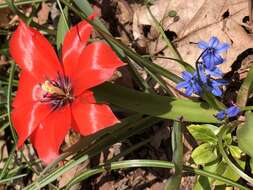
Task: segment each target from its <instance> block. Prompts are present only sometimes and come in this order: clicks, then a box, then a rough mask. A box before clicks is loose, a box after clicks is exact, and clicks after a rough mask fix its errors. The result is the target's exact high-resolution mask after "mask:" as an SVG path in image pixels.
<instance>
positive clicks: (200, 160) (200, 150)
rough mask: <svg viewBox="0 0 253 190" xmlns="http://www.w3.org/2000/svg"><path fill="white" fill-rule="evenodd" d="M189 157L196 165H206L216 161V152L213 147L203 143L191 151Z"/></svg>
mask: <svg viewBox="0 0 253 190" xmlns="http://www.w3.org/2000/svg"><path fill="white" fill-rule="evenodd" d="M191 157H192V159H193V160H194V162H195V163H196V164H198V165H200V164H207V163H209V162H212V161H214V160H216V159H217V150H216V148H215V146H213V145H210V144H209V143H203V144H201V145H199V146H198V147H197V148H195V149H194V150H193V151H192V155H191Z"/></svg>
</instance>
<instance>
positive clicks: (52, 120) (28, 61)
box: [10, 21, 123, 163]
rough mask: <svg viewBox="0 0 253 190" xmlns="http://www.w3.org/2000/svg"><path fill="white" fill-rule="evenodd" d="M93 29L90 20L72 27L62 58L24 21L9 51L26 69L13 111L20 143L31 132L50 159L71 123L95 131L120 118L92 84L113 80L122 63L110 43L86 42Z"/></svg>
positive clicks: (77, 128)
mask: <svg viewBox="0 0 253 190" xmlns="http://www.w3.org/2000/svg"><path fill="white" fill-rule="evenodd" d="M91 32H92V26H91V25H90V24H88V23H87V22H86V21H82V22H80V23H79V24H78V25H76V26H74V27H72V28H71V29H70V30H69V31H68V32H67V34H66V37H65V39H64V42H63V47H62V59H61V60H60V61H59V59H58V57H57V55H56V53H55V51H54V48H53V47H52V46H51V45H50V43H49V42H48V40H47V39H46V38H45V37H44V36H43V35H41V34H40V33H39V32H38V31H36V30H35V29H33V28H30V27H28V26H27V25H26V24H25V23H24V22H22V21H20V23H19V26H18V28H17V30H16V31H15V32H14V34H13V36H12V38H11V40H10V54H11V56H12V57H13V59H14V60H15V62H16V63H17V64H18V65H19V66H20V68H21V69H22V72H21V76H20V80H19V87H18V91H17V94H16V97H15V99H14V102H13V111H12V122H13V126H14V128H15V129H16V131H17V134H18V137H19V139H18V145H17V146H18V147H21V146H22V145H23V143H24V141H25V140H26V139H27V138H28V137H30V140H31V142H32V144H33V146H34V147H35V149H36V151H37V153H38V155H39V157H40V158H41V159H42V160H43V161H44V162H45V163H50V162H51V161H52V160H54V159H55V158H56V157H57V156H58V154H59V149H60V146H61V144H62V142H63V141H64V137H65V136H66V134H67V132H68V130H69V129H70V128H72V129H74V130H75V131H77V132H79V133H80V134H81V135H90V134H93V133H96V132H97V131H99V130H101V129H104V128H106V127H109V126H112V125H114V124H116V123H118V122H119V121H118V119H117V118H116V117H115V115H114V114H113V112H112V111H111V109H110V108H109V106H107V105H105V104H98V103H96V100H95V98H94V96H93V93H92V91H91V90H90V89H91V88H92V87H95V86H97V85H99V84H101V83H103V82H105V81H106V80H108V79H110V78H111V77H112V75H113V73H114V72H115V70H116V69H117V68H118V67H120V66H123V62H122V61H121V60H120V59H119V58H118V57H117V55H116V54H115V53H114V52H113V50H112V49H111V48H110V47H109V46H108V45H107V44H106V43H104V42H102V41H97V42H94V43H91V44H87V41H88V39H89V37H90V34H91Z"/></svg>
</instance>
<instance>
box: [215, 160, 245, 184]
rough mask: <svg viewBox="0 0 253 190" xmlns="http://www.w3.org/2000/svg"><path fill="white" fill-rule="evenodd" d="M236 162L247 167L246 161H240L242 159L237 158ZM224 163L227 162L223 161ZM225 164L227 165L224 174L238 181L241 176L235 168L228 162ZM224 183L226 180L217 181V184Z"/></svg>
mask: <svg viewBox="0 0 253 190" xmlns="http://www.w3.org/2000/svg"><path fill="white" fill-rule="evenodd" d="M236 162H237V163H238V164H239V166H241V167H242V168H244V167H245V162H243V161H240V160H236ZM223 164H225V163H223ZM225 165H226V170H225V171H224V172H223V173H222V176H223V177H226V178H229V179H231V180H233V181H237V180H238V179H239V178H240V175H239V174H237V173H236V172H234V170H233V169H232V168H231V167H229V165H227V164H225ZM224 184H225V183H224V182H221V181H215V185H224Z"/></svg>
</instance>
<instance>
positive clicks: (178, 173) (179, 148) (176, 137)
mask: <svg viewBox="0 0 253 190" xmlns="http://www.w3.org/2000/svg"><path fill="white" fill-rule="evenodd" d="M171 141H172V151H173V157H172V159H173V163H174V164H175V173H174V175H173V176H171V177H170V179H169V180H168V182H167V183H166V184H165V188H164V189H165V190H178V189H179V188H180V183H181V178H182V171H183V141H182V126H181V123H180V122H178V121H175V122H174V125H173V129H172V139H171Z"/></svg>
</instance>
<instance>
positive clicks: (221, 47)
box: [215, 43, 230, 53]
mask: <svg viewBox="0 0 253 190" xmlns="http://www.w3.org/2000/svg"><path fill="white" fill-rule="evenodd" d="M229 47H230V45H229V44H227V43H224V44H220V45H219V46H218V47H217V48H215V50H216V52H217V53H221V52H223V51H227V50H228V49H229Z"/></svg>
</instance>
